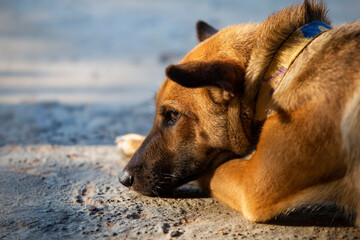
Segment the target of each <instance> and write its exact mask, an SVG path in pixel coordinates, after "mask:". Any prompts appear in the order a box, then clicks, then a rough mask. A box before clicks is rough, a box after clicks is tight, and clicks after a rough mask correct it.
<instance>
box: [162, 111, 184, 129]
mask: <svg viewBox="0 0 360 240" xmlns="http://www.w3.org/2000/svg"><path fill="white" fill-rule="evenodd" d="M180 116H181V114H180V113H179V112H178V111H175V110H169V111H167V112H166V115H165V123H166V124H167V125H169V126H172V125H174V124H175V123H176V122H177V121H178V120H179V118H180Z"/></svg>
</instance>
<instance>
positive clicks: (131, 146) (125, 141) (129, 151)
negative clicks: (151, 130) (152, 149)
mask: <svg viewBox="0 0 360 240" xmlns="http://www.w3.org/2000/svg"><path fill="white" fill-rule="evenodd" d="M144 139H145V136H142V135H139V134H135V133H130V134H126V135H123V136H119V137H117V138H116V139H115V144H116V145H117V147H118V149H119V150H120V151H121V152H122V153H123V154H124V155H125V156H127V157H131V156H132V155H134V153H135V152H136V150H137V149H138V148H139V147H140V145H141V144H142V142H143V141H144Z"/></svg>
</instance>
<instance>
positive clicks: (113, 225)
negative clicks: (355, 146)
mask: <svg viewBox="0 0 360 240" xmlns="http://www.w3.org/2000/svg"><path fill="white" fill-rule="evenodd" d="M287 4H288V1H281V0H276V1H271V2H270V1H269V2H268V3H264V1H260V0H254V1H249V2H247V3H246V5H244V3H243V1H234V0H226V1H224V0H209V1H196V2H194V1H191V0H184V1H178V2H174V1H164V0H153V1H151V4H149V1H147V0H137V1H117V0H107V1H96V0H86V1H83V0H76V1H66V0H64V1H42V0H11V1H1V2H0V20H1V24H0V46H1V50H0V239H54V238H55V239H56V238H69V239H94V238H106V237H108V238H114V239H115V238H119V239H126V238H128V239H169V238H179V239H193V238H196V239H201V238H203V239H216V238H219V239H240V238H254V239H264V238H265V239H295V238H298V239H359V238H360V230H359V229H356V228H354V227H352V226H351V221H347V220H345V218H344V215H343V214H342V212H341V211H340V210H339V209H336V208H335V207H334V206H328V205H320V206H311V207H304V208H302V209H301V210H299V211H297V212H295V213H292V214H290V215H289V216H282V217H279V218H278V219H276V220H274V221H272V222H271V223H269V224H253V223H249V222H247V221H246V220H244V218H243V217H242V216H241V215H240V214H239V213H238V212H236V211H234V210H231V209H229V208H227V207H226V206H223V205H222V204H220V203H219V202H217V201H216V200H214V199H211V198H206V197H204V196H202V195H201V193H200V192H199V191H198V190H197V189H196V188H195V187H192V186H189V185H188V186H185V187H183V188H181V189H179V190H178V191H177V193H176V195H175V196H176V197H174V198H149V197H144V196H140V195H138V194H136V193H134V192H131V191H129V190H128V189H126V188H124V187H122V186H121V185H120V184H119V183H118V180H117V177H116V176H117V174H119V173H120V171H121V169H122V167H123V166H124V165H125V164H126V161H127V159H125V158H124V157H123V156H121V154H119V152H118V151H117V149H116V147H115V146H114V144H113V141H114V139H115V137H116V136H118V135H121V134H126V133H129V132H134V133H139V134H146V133H147V132H148V131H149V129H150V127H151V125H152V120H153V110H154V109H153V105H152V103H151V102H152V98H153V96H154V93H155V91H156V89H157V88H158V86H159V84H160V83H161V81H162V78H163V71H164V70H163V69H164V67H165V66H166V65H167V64H169V63H172V62H174V61H176V60H177V59H179V57H181V56H183V55H184V54H185V53H186V52H187V51H188V50H189V49H191V48H192V47H193V46H194V45H195V44H196V40H195V34H194V23H195V21H196V20H197V19H204V20H207V21H209V22H210V23H212V24H214V25H215V26H218V27H223V26H225V25H228V24H233V23H239V22H247V21H259V20H262V19H264V18H265V16H266V15H267V14H268V13H270V12H272V11H274V10H275V9H279V8H281V7H283V6H286V5H287ZM329 8H330V9H331V11H330V14H331V17H332V18H333V19H334V23H335V24H336V25H339V24H340V23H343V22H345V21H353V20H356V19H357V18H358V17H359V16H358V13H359V12H360V2H359V1H357V0H354V1H352V0H346V1H341V2H340V1H335V0H333V1H329Z"/></svg>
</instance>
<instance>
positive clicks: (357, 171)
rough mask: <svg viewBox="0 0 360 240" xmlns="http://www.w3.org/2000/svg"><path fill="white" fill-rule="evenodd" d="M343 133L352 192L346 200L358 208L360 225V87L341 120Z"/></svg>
mask: <svg viewBox="0 0 360 240" xmlns="http://www.w3.org/2000/svg"><path fill="white" fill-rule="evenodd" d="M341 133H342V138H343V141H344V144H345V148H346V150H347V152H348V158H347V160H348V164H349V176H348V179H347V182H348V185H349V186H350V191H351V193H349V194H346V195H345V196H347V197H346V198H345V199H344V202H345V203H346V204H347V205H349V206H350V207H351V208H354V209H356V212H357V218H356V225H357V226H360V87H358V88H357V91H355V94H354V96H353V97H352V98H351V100H350V101H349V102H348V103H347V105H346V109H345V112H344V117H343V119H342V122H341Z"/></svg>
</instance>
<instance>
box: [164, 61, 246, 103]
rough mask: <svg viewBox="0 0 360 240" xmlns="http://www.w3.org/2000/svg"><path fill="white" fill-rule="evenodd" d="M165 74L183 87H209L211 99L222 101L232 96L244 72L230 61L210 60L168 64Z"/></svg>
mask: <svg viewBox="0 0 360 240" xmlns="http://www.w3.org/2000/svg"><path fill="white" fill-rule="evenodd" d="M166 76H167V77H168V78H170V79H171V80H173V81H174V82H177V83H178V84H180V85H182V86H184V87H188V88H197V87H209V91H210V93H211V95H212V97H213V99H214V100H215V101H216V102H224V101H229V100H230V99H232V98H233V97H234V95H235V94H236V92H235V91H236V89H237V87H236V86H235V84H236V82H238V81H237V80H238V78H241V77H242V78H243V76H244V73H243V71H240V70H239V68H238V66H235V65H233V64H231V63H227V62H222V61H212V62H188V63H182V64H177V65H170V66H168V67H167V68H166ZM239 87H240V86H239Z"/></svg>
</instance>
